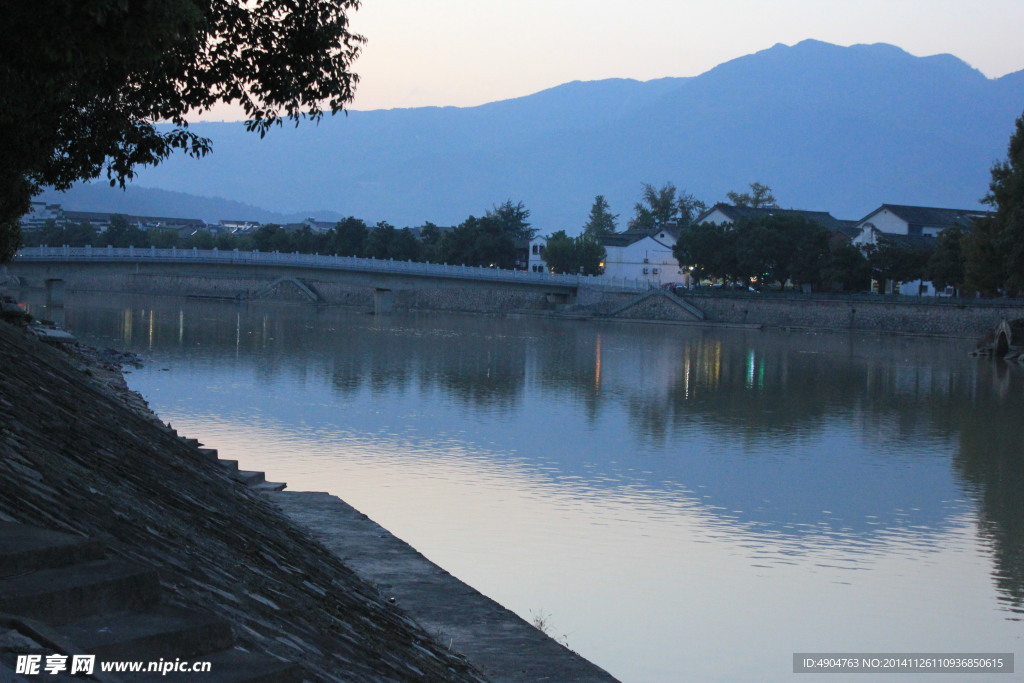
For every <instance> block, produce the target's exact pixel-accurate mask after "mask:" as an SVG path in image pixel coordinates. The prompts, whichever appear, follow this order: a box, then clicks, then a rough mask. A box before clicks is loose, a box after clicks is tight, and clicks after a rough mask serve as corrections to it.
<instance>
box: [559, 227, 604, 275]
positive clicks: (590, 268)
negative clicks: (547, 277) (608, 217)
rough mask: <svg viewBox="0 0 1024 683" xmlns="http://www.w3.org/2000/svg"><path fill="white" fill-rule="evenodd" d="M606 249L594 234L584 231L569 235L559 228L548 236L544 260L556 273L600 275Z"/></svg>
mask: <svg viewBox="0 0 1024 683" xmlns="http://www.w3.org/2000/svg"><path fill="white" fill-rule="evenodd" d="M604 258H605V250H604V247H603V246H601V242H600V241H599V239H598V238H597V237H596V236H594V235H588V234H587V233H583V234H581V235H578V236H577V237H569V236H568V235H567V234H565V230H559V231H558V232H556V233H554V234H552V235H551V236H550V237H548V240H547V246H546V247H545V249H544V261H545V262H546V263H547V264H548V268H550V269H551V271H552V272H554V273H568V274H577V273H578V274H581V275H599V274H600V273H601V264H602V263H603V262H604Z"/></svg>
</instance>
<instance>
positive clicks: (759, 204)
mask: <svg viewBox="0 0 1024 683" xmlns="http://www.w3.org/2000/svg"><path fill="white" fill-rule="evenodd" d="M725 196H726V197H728V198H729V201H730V202H731V203H732V205H733V206H749V207H751V208H753V209H775V208H778V206H779V205H778V204H777V203H776V202H775V195H773V194H772V188H770V187H768V186H767V185H762V184H761V183H751V184H750V192H744V193H742V194H741V193H739V192H728V193H726V195H725Z"/></svg>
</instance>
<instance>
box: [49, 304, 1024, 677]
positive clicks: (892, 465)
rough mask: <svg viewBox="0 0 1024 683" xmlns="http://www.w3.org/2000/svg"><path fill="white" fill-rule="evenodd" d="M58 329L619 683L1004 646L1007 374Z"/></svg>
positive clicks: (172, 409) (451, 337) (658, 335)
mask: <svg viewBox="0 0 1024 683" xmlns="http://www.w3.org/2000/svg"><path fill="white" fill-rule="evenodd" d="M40 310H41V309H40V308H39V307H38V306H36V308H35V312H37V313H38V312H39V311H40ZM64 315H65V318H66V324H67V327H68V328H69V329H70V330H71V331H73V332H74V333H75V334H77V335H79V336H80V337H81V338H83V339H84V340H86V341H89V342H90V343H94V344H97V345H100V346H111V347H115V348H120V349H126V350H131V351H134V352H136V353H138V354H140V355H141V356H142V357H143V358H144V360H145V362H144V365H143V367H141V368H138V369H131V373H130V374H129V375H128V381H129V384H130V385H131V386H132V387H133V388H134V389H136V390H138V391H140V392H141V393H142V394H143V395H144V396H145V397H146V398H147V399H148V400H149V401H150V403H151V405H152V407H153V408H154V410H156V411H157V413H158V414H160V415H161V417H162V418H163V419H164V421H168V422H171V423H172V424H173V425H174V427H175V428H177V429H178V430H179V431H180V432H181V433H183V434H186V435H189V436H195V437H198V438H199V439H200V440H202V441H203V442H204V443H206V444H207V445H208V446H210V447H214V448H217V449H219V451H220V454H221V457H225V458H232V459H238V460H239V461H240V462H241V464H242V467H243V469H252V470H263V471H265V472H266V473H267V476H268V478H269V479H271V480H275V481H286V482H288V485H289V488H290V489H293V490H317V491H329V492H330V493H333V494H336V495H338V496H340V497H341V498H343V499H344V500H346V501H347V502H349V503H351V504H352V505H354V506H355V507H357V508H358V509H360V510H361V511H363V512H364V513H366V514H368V515H369V516H370V517H371V518H373V519H374V520H376V521H377V522H379V523H381V524H382V525H384V526H385V527H387V528H388V529H389V530H391V531H392V532H393V533H394V534H396V535H397V536H399V537H401V538H403V539H404V540H406V541H407V542H409V543H410V544H411V545H413V546H414V547H416V548H417V549H418V550H420V551H421V552H423V553H424V554H425V555H426V556H427V557H429V558H430V559H431V560H433V561H434V562H436V563H438V564H440V565H441V566H442V567H444V568H445V569H447V570H449V571H450V572H451V573H453V574H454V575H455V576H457V577H459V578H461V579H462V580H464V581H466V582H467V583H469V584H471V585H472V586H474V587H476V588H477V589H479V590H480V591H482V592H483V593H485V594H487V595H489V596H490V597H492V598H494V599H495V600H497V601H498V602H500V603H502V604H503V605H505V606H506V607H508V608H510V609H512V610H513V611H515V612H517V613H518V614H520V615H521V616H522V617H523V618H525V619H526V620H527V621H542V622H544V625H545V627H546V629H547V630H548V632H549V633H550V634H551V635H552V636H553V637H555V638H556V639H558V640H560V641H563V642H564V643H566V644H567V645H568V646H569V647H571V648H572V649H573V650H576V651H577V652H579V653H580V654H582V655H583V656H585V657H587V658H588V659H590V660H591V661H593V662H595V663H596V664H598V665H600V666H602V667H604V668H605V669H607V670H608V671H609V672H610V673H612V674H613V675H615V676H617V677H619V678H621V679H622V680H624V681H676V680H684V679H685V680H722V681H735V680H762V681H764V680H789V679H790V678H791V676H792V675H793V674H792V667H793V654H794V653H798V652H800V653H803V652H818V653H897V652H906V653H1010V652H1014V651H1015V650H1016V649H1018V647H1019V645H1020V644H1021V638H1022V636H1024V624H1022V621H1021V620H1022V618H1024V438H1022V437H1024V420H1021V412H1022V407H1024V370H1022V369H1021V368H1019V367H1011V366H1008V365H1006V364H1003V363H1001V362H993V361H990V360H984V359H975V358H969V357H968V355H967V352H968V351H969V350H970V348H971V347H972V343H971V341H970V340H944V339H931V338H908V337H895V336H879V335H869V334H864V335H856V334H848V333H841V334H840V333H834V334H833V333H819V334H812V333H802V332H784V331H757V330H736V329H724V328H714V327H701V326H673V325H653V324H623V323H610V322H609V323H598V322H578V321H558V320H550V319H543V318H530V317H523V318H516V317H511V318H506V317H485V316H460V315H448V314H437V313H417V314H394V315H387V316H381V317H374V316H371V315H367V314H365V313H362V312H357V311H351V310H344V309H338V308H315V307H312V306H309V305H304V304H285V303H269V302H268V303H248V304H238V303H233V302H220V301H208V300H191V299H177V298H149V299H146V298H136V297H132V296H128V295H84V294H76V295H71V296H69V298H68V303H67V307H66V309H65V312H64ZM454 646H455V648H456V649H457V647H458V644H457V643H455V644H454ZM940 678H941V679H942V680H946V678H943V677H941V676H939V677H937V678H936V679H937V680H938V679H940ZM993 678H995V679H997V680H1006V679H1007V677H1006V676H993ZM983 679H985V676H980V677H973V678H972V679H971V680H983ZM827 680H829V681H835V680H840V677H837V676H835V675H832V676H829V677H827ZM854 680H864V679H863V677H861V678H856V677H855V678H854Z"/></svg>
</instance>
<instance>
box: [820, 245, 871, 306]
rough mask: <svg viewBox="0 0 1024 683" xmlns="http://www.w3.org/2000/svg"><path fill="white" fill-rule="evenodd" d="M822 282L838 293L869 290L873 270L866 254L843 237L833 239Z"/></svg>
mask: <svg viewBox="0 0 1024 683" xmlns="http://www.w3.org/2000/svg"><path fill="white" fill-rule="evenodd" d="M822 281H823V283H824V284H825V286H826V287H827V288H828V289H830V290H832V291H836V292H844V291H845V292H862V291H865V290H867V289H868V287H869V286H870V285H871V269H870V267H869V266H868V260H867V258H865V256H864V252H862V251H861V250H860V249H858V248H857V247H855V246H853V245H852V244H850V243H849V242H848V241H847V240H846V239H845V238H843V237H842V236H836V237H834V238H833V239H831V240H830V242H829V257H828V263H827V265H826V266H825V268H824V270H823V271H822Z"/></svg>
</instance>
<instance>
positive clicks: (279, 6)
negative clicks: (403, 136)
mask: <svg viewBox="0 0 1024 683" xmlns="http://www.w3.org/2000/svg"><path fill="white" fill-rule="evenodd" d="M358 4H359V2H358V0H304V1H303V2H293V1H292V0H260V1H259V2H235V1H227V0H89V1H84V0H83V1H81V2H68V1H67V0H35V1H33V2H29V1H28V0H11V1H10V2H5V3H4V10H3V17H4V19H3V20H4V39H3V41H0V130H3V131H4V134H3V135H2V136H0V158H2V159H3V164H2V165H0V261H3V260H7V259H9V258H10V257H11V256H12V255H13V252H14V250H15V248H16V247H17V244H18V225H17V221H18V219H19V218H20V216H21V215H22V214H24V213H25V212H26V211H27V210H28V207H29V201H30V199H31V197H32V196H33V195H34V194H35V193H36V192H38V190H39V188H40V187H41V186H44V185H52V186H54V187H56V188H57V189H67V188H68V187H70V186H71V184H72V183H74V182H75V181H78V180H84V179H90V178H95V177H97V176H99V175H101V174H102V173H104V172H105V173H106V176H107V177H108V178H109V179H110V182H111V183H112V184H118V183H120V184H121V185H122V186H123V185H124V183H125V181H126V180H127V179H129V178H131V177H132V176H133V174H134V169H135V168H136V167H137V166H138V165H140V164H155V163H158V162H159V161H161V160H163V159H165V158H166V157H167V156H168V155H170V154H171V152H172V151H174V150H176V149H177V150H182V151H184V152H186V153H188V154H190V155H193V156H202V155H203V154H206V153H207V152H208V151H209V149H210V143H209V141H208V140H206V139H204V138H201V137H199V136H197V135H195V134H194V133H191V132H190V131H188V129H187V124H186V122H185V116H186V115H187V114H188V113H189V112H193V111H198V112H202V111H206V110H209V109H210V108H211V107H213V106H214V105H215V104H218V103H235V104H240V105H241V106H242V108H243V109H244V111H245V113H246V115H247V116H248V118H249V122H248V124H247V126H248V128H249V130H251V131H256V132H258V133H259V134H260V135H264V134H265V133H266V132H267V130H268V129H269V128H270V127H271V126H273V125H275V124H280V123H281V122H282V120H285V119H288V120H292V121H294V122H295V123H298V122H299V121H300V120H301V119H302V118H303V117H305V116H311V117H313V118H318V117H319V116H320V115H321V114H322V112H323V111H331V112H337V111H341V110H342V109H343V108H344V106H345V104H346V103H348V102H350V101H351V99H352V96H353V94H354V88H355V85H356V83H357V80H358V78H357V76H356V75H355V74H353V73H351V71H350V67H351V65H352V63H353V61H354V60H355V58H356V57H357V56H358V54H359V51H360V49H361V47H362V44H363V42H364V39H363V38H362V37H361V36H359V35H356V34H354V33H352V32H351V31H350V30H349V26H348V17H347V14H346V13H347V12H349V11H352V10H354V9H356V8H357V7H358ZM162 121H166V122H170V123H171V124H172V126H171V127H170V129H169V130H167V129H164V130H160V129H157V127H156V126H155V124H156V123H157V122H162Z"/></svg>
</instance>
